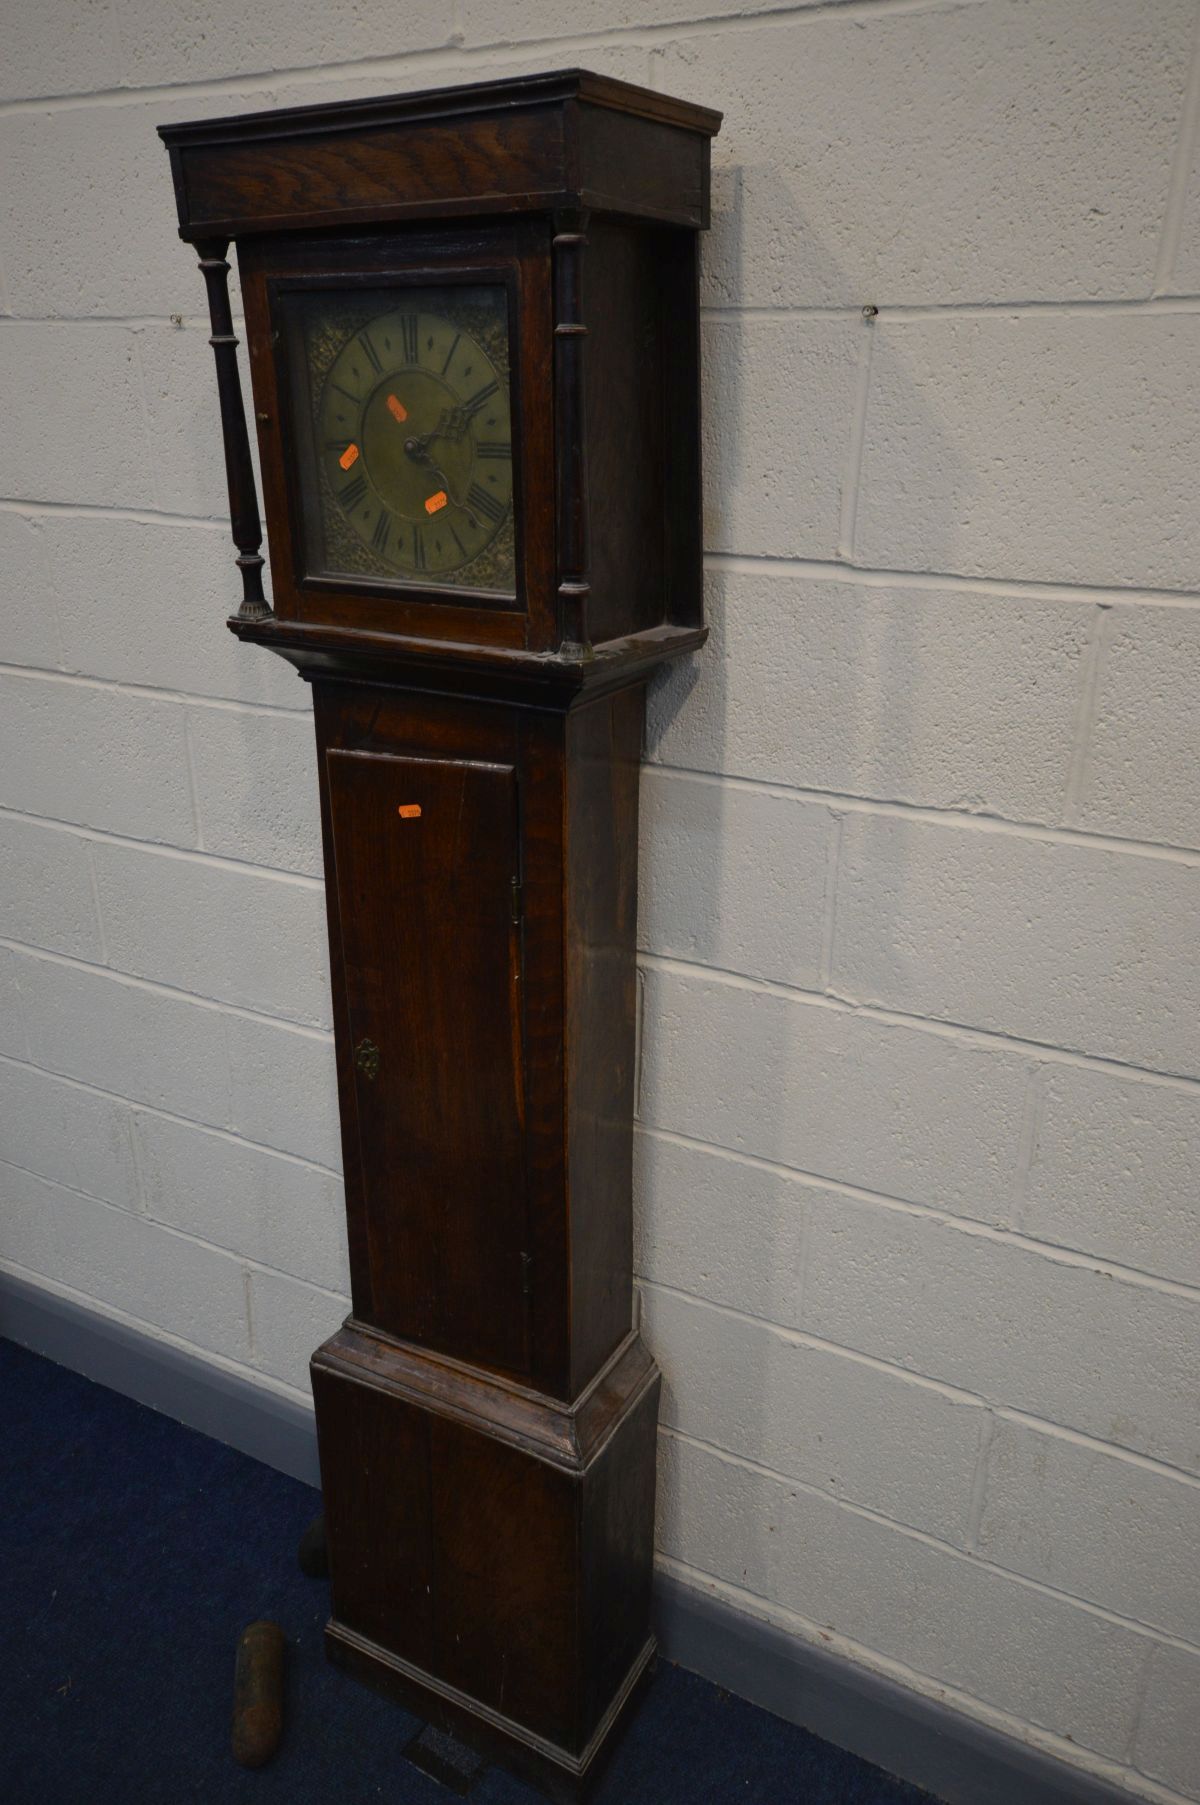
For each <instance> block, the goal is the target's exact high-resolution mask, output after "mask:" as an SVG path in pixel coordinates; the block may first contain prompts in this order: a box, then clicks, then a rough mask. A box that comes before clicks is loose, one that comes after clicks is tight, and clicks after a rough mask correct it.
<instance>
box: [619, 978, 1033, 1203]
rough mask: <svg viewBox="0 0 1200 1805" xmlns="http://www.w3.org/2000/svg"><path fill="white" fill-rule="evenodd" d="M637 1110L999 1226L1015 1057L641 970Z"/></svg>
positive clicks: (1010, 1160) (700, 1134)
mask: <svg viewBox="0 0 1200 1805" xmlns="http://www.w3.org/2000/svg"><path fill="white" fill-rule="evenodd" d="M645 985H646V991H645V996H646V1001H645V1018H644V1024H643V1031H642V1085H641V1113H642V1119H643V1121H645V1122H646V1123H647V1124H648V1125H650V1126H652V1127H658V1128H665V1129H669V1130H673V1131H674V1132H675V1133H678V1134H683V1135H687V1136H688V1137H689V1138H691V1139H694V1140H701V1141H713V1142H715V1143H716V1144H717V1145H718V1146H722V1147H728V1148H730V1149H731V1150H732V1151H734V1152H738V1153H746V1154H750V1155H752V1156H754V1157H755V1158H758V1159H766V1160H772V1161H776V1162H778V1163H779V1164H781V1165H786V1166H794V1167H796V1168H797V1169H798V1170H800V1171H804V1172H808V1173H811V1174H813V1175H814V1176H816V1177H818V1178H827V1179H837V1180H840V1181H841V1182H842V1183H845V1184H851V1185H857V1186H862V1187H863V1188H864V1189H866V1190H870V1191H881V1192H883V1193H885V1194H886V1195H888V1196H892V1197H901V1198H905V1199H907V1200H908V1201H910V1202H914V1203H925V1204H932V1205H935V1206H936V1207H937V1208H939V1209H945V1210H950V1211H953V1212H954V1213H956V1214H962V1215H966V1216H971V1217H975V1218H977V1219H979V1220H983V1221H989V1222H997V1223H1003V1222H1006V1221H1007V1220H1008V1219H1009V1216H1010V1214H1011V1208H1012V1191H1013V1184H1014V1179H1015V1175H1016V1170H1017V1158H1018V1152H1019V1147H1020V1140H1021V1124H1022V1118H1023V1111H1024V1098H1025V1090H1026V1083H1027V1066H1026V1063H1025V1061H1024V1060H1023V1059H1021V1058H1019V1057H1016V1056H1012V1055H1009V1054H1007V1053H999V1052H994V1051H992V1050H991V1049H990V1048H981V1047H976V1046H971V1045H967V1044H964V1043H962V1042H958V1041H954V1040H950V1039H947V1038H945V1037H943V1036H940V1035H933V1034H929V1033H926V1032H924V1031H923V1030H921V1029H918V1028H909V1027H905V1026H903V1025H896V1024H893V1023H889V1022H880V1021H873V1020H871V1019H869V1018H867V1017H863V1016H860V1015H856V1014H854V1013H853V1012H851V1011H848V1010H843V1009H833V1008H828V1007H825V1006H822V1005H821V1004H819V1003H814V1002H809V1001H807V1000H806V999H804V998H802V997H799V996H784V995H779V994H775V993H772V992H769V991H763V990H758V989H755V988H753V987H751V986H748V985H746V984H745V983H739V982H737V981H732V980H729V981H727V980H723V979H719V978H708V977H704V976H702V975H700V974H698V973H697V974H695V975H693V974H691V973H688V974H686V975H684V974H682V973H679V972H670V971H661V970H655V969H650V970H648V971H647V972H646V974H645Z"/></svg>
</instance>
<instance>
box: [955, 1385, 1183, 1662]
mask: <svg viewBox="0 0 1200 1805" xmlns="http://www.w3.org/2000/svg"><path fill="white" fill-rule="evenodd" d="M1198 1546H1200V1485H1197V1484H1196V1483H1195V1482H1194V1481H1192V1480H1187V1479H1184V1478H1183V1477H1182V1476H1181V1475H1179V1474H1177V1473H1173V1472H1169V1471H1166V1470H1165V1469H1161V1468H1160V1469H1155V1468H1154V1467H1150V1466H1147V1465H1146V1464H1145V1463H1144V1462H1141V1461H1135V1460H1130V1459H1127V1458H1122V1457H1121V1456H1120V1455H1117V1454H1110V1453H1108V1452H1107V1450H1105V1449H1103V1448H1097V1447H1095V1446H1091V1445H1088V1444H1086V1443H1081V1442H1078V1441H1075V1440H1072V1439H1070V1438H1068V1437H1067V1436H1065V1435H1063V1434H1061V1433H1055V1432H1054V1431H1043V1430H1041V1429H1038V1428H1035V1427H1034V1426H1033V1425H1032V1424H1029V1423H1016V1422H1008V1421H1005V1420H1003V1419H1002V1420H1001V1421H999V1422H997V1424H996V1427H995V1434H994V1437H993V1440H992V1445H991V1448H990V1449H989V1451H988V1463H987V1489H986V1493H985V1498H984V1508H983V1517H982V1520H981V1523H980V1528H979V1553H980V1554H982V1555H984V1556H985V1557H986V1558H987V1559H988V1560H990V1561H995V1562H996V1564H997V1565H998V1566H1001V1567H1007V1568H1008V1569H1009V1570H1010V1571H1011V1572H1013V1573H1023V1574H1025V1575H1026V1576H1027V1577H1028V1578H1029V1579H1036V1580H1040V1581H1041V1582H1042V1584H1043V1585H1047V1586H1053V1587H1054V1589H1055V1590H1056V1591H1059V1592H1067V1593H1070V1594H1072V1595H1073V1596H1074V1597H1076V1598H1082V1599H1086V1600H1087V1601H1088V1603H1090V1604H1095V1605H1100V1606H1102V1607H1103V1608H1104V1609H1105V1610H1109V1611H1115V1612H1116V1613H1117V1614H1118V1615H1119V1616H1123V1617H1132V1618H1136V1619H1137V1620H1138V1621H1139V1622H1141V1623H1148V1624H1150V1625H1151V1627H1152V1628H1154V1629H1159V1630H1164V1631H1166V1632H1167V1633H1168V1634H1170V1635H1175V1636H1182V1637H1183V1638H1184V1639H1185V1640H1187V1641H1191V1642H1200V1592H1198V1591H1197V1588H1196V1584H1195V1566H1196V1549H1197V1547H1198Z"/></svg>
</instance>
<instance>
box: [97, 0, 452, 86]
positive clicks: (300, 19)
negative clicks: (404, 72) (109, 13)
mask: <svg viewBox="0 0 1200 1805" xmlns="http://www.w3.org/2000/svg"><path fill="white" fill-rule="evenodd" d="M452 19H453V15H452V14H451V13H450V12H449V11H448V10H447V8H446V7H445V6H444V5H441V4H438V0H413V3H412V5H411V6H406V7H405V9H404V15H403V22H402V25H401V26H399V27H398V26H397V20H396V15H395V14H394V13H392V12H391V11H390V10H389V9H388V8H387V7H362V6H359V5H356V4H354V0H321V3H320V4H317V3H316V0H302V3H301V4H299V5H294V6H290V7H287V8H279V7H268V8H265V9H264V10H262V11H254V10H249V11H248V10H247V9H246V8H245V7H243V6H239V5H237V4H236V3H235V0H207V4H206V5H205V7H204V9H203V11H202V12H187V11H182V12H176V11H171V10H167V11H164V10H163V9H162V8H160V7H159V6H157V5H156V4H155V0H124V4H123V7H122V12H121V27H122V30H121V36H122V42H123V45H124V47H125V57H124V61H123V72H124V79H125V80H126V81H127V82H128V83H129V85H130V86H136V87H146V86H153V85H156V84H158V83H165V82H177V81H179V80H180V79H181V77H182V76H183V75H184V74H185V73H186V77H187V79H188V80H189V81H192V82H200V81H208V80H212V79H214V78H216V79H219V78H220V77H221V76H225V75H230V76H243V75H247V74H253V73H255V72H257V71H263V72H265V73H267V74H271V75H273V74H274V72H275V71H276V70H289V69H308V68H312V69H315V70H318V71H320V74H319V75H318V76H315V77H314V86H313V89H312V91H311V98H312V99H313V100H323V99H324V98H325V87H324V71H323V70H322V67H321V66H322V65H323V64H333V65H337V64H339V63H346V62H355V61H359V60H361V59H364V58H367V57H381V56H382V57H395V56H398V55H403V54H406V53H408V52H411V51H414V50H431V49H434V48H436V47H437V46H438V45H441V44H447V43H449V42H450V40H451V35H452ZM272 85H274V84H272ZM428 85H430V86H433V85H435V83H434V79H433V78H432V77H431V78H430V80H429V84H428ZM380 91H382V92H385V93H386V92H387V89H386V88H383V89H382V90H381V89H380V88H379V87H378V85H377V87H376V92H380ZM240 107H241V97H240V95H239V96H237V97H235V98H233V99H232V100H231V103H230V104H228V106H227V109H226V110H228V111H230V112H234V111H238V110H240Z"/></svg>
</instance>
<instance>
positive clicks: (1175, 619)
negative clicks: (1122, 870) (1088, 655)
mask: <svg viewBox="0 0 1200 1805" xmlns="http://www.w3.org/2000/svg"><path fill="white" fill-rule="evenodd" d="M1198 692H1200V611H1197V610H1195V609H1191V608H1147V607H1141V608H1115V609H1113V610H1112V613H1111V616H1110V618H1109V620H1108V622H1107V623H1106V626H1105V630H1104V636H1103V641H1102V652H1101V662H1100V671H1099V677H1098V682H1097V691H1096V703H1095V715H1094V718H1093V720H1092V725H1091V732H1090V734H1089V736H1088V746H1087V763H1086V766H1085V770H1084V778H1083V787H1082V794H1081V797H1080V803H1079V810H1078V815H1077V817H1076V820H1077V823H1078V825H1079V826H1080V827H1084V828H1088V829H1089V830H1090V831H1092V832H1094V833H1108V834H1120V835H1125V836H1128V837H1129V838H1130V839H1135V840H1158V841H1161V842H1163V843H1164V844H1166V845H1169V846H1186V847H1196V846H1200V751H1198V750H1197V744H1196V723H1195V711H1196V695H1197V693H1198Z"/></svg>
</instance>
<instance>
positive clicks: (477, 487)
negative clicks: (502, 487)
mask: <svg viewBox="0 0 1200 1805" xmlns="http://www.w3.org/2000/svg"><path fill="white" fill-rule="evenodd" d="M467 505H468V507H470V508H472V509H473V510H474V512H475V513H476V514H482V515H483V516H484V518H485V519H486V520H490V521H491V523H492V525H493V526H495V525H496V524H497V523H498V522H499V521H501V520H503V519H504V516H505V513H506V511H507V510H506V509H505V506H504V503H503V502H502V501H497V500H496V497H495V496H494V495H489V494H488V492H487V490H486V489H485V488H483V486H482V485H481V484H480V483H472V484H471V487H470V488H469V489H468V490H467Z"/></svg>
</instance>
